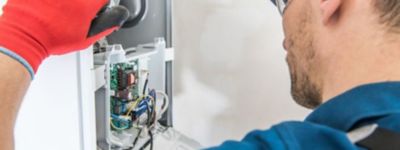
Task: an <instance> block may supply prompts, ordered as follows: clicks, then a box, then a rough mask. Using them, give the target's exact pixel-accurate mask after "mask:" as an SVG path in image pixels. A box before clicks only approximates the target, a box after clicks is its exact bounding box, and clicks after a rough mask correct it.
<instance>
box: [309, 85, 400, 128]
mask: <svg viewBox="0 0 400 150" xmlns="http://www.w3.org/2000/svg"><path fill="white" fill-rule="evenodd" d="M393 113H400V82H385V83H374V84H367V85H363V86H359V87H356V88H354V89H352V90H349V91H347V92H345V93H343V94H341V95H339V96H337V97H335V98H333V99H331V100H329V101H328V102H326V103H325V104H323V105H321V106H320V107H318V108H317V109H316V110H314V111H313V112H312V113H311V114H310V115H309V116H308V117H307V118H306V120H305V121H307V122H313V123H317V124H322V125H327V126H329V127H332V128H336V129H339V130H342V131H349V130H351V129H352V128H353V127H354V126H355V125H356V124H357V123H359V122H360V121H362V120H364V119H368V118H373V117H381V116H385V115H389V114H393Z"/></svg>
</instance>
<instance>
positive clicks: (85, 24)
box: [0, 0, 129, 75]
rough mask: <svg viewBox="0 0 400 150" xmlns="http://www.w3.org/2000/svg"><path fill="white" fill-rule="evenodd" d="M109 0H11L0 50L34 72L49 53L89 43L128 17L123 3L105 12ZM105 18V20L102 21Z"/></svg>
mask: <svg viewBox="0 0 400 150" xmlns="http://www.w3.org/2000/svg"><path fill="white" fill-rule="evenodd" d="M107 3H108V0H8V2H7V4H6V5H5V6H4V8H3V15H2V16H1V18H0V52H3V53H5V54H6V55H9V56H11V57H13V58H14V59H16V60H17V61H19V62H20V63H22V64H23V65H24V66H25V67H26V68H27V69H28V71H30V73H31V75H33V74H34V73H35V72H36V71H37V69H38V67H39V65H40V64H41V62H42V61H43V60H44V59H45V58H47V57H48V56H50V55H61V54H65V53H69V52H73V51H76V50H81V49H84V48H87V47H89V46H90V45H91V44H93V43H94V42H95V41H97V40H99V39H100V38H102V37H104V36H106V35H108V34H110V33H112V32H113V31H114V30H116V29H118V28H119V27H120V26H121V25H122V24H123V23H124V22H125V21H126V19H127V18H128V17H129V11H128V10H127V9H125V8H123V7H120V6H118V7H114V8H112V9H111V10H108V11H105V12H102V13H100V14H99V12H100V10H101V9H102V8H103V7H104V6H105V5H107ZM102 22H105V24H99V23H102Z"/></svg>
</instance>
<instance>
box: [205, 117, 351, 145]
mask: <svg viewBox="0 0 400 150" xmlns="http://www.w3.org/2000/svg"><path fill="white" fill-rule="evenodd" d="M211 149H239V150H240V149H266V150H269V149H273V150H286V149H294V150H300V149H305V150H310V149H325V150H329V149H332V150H334V149H357V148H356V147H355V146H354V144H352V143H351V142H350V141H349V140H348V138H347V136H346V133H345V132H343V131H340V130H336V129H333V128H330V127H327V126H324V125H320V124H315V123H311V122H302V121H287V122H282V123H280V124H277V125H274V126H272V127H271V128H270V129H268V130H255V131H252V132H250V133H249V134H247V135H246V136H245V138H243V139H242V140H241V141H227V142H225V143H223V144H222V145H220V146H219V147H215V148H211Z"/></svg>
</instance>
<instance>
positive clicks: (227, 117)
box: [173, 0, 309, 146]
mask: <svg viewBox="0 0 400 150" xmlns="http://www.w3.org/2000/svg"><path fill="white" fill-rule="evenodd" d="M173 7H174V8H173V10H174V22H173V23H174V45H175V47H176V55H177V56H176V62H175V68H176V70H175V71H176V72H175V82H176V84H175V88H176V89H175V93H176V94H175V96H176V98H175V113H174V115H175V119H174V121H175V127H176V128H177V129H178V130H180V131H182V132H183V133H185V134H187V135H189V136H191V137H194V138H195V139H197V140H199V141H200V142H201V143H203V144H204V145H206V146H210V145H215V144H220V143H221V142H222V141H224V140H227V139H236V140H238V139H241V138H243V136H244V135H245V134H246V133H247V132H249V131H251V130H254V129H267V128H269V127H270V126H271V125H273V124H276V123H279V122H281V121H284V120H302V119H303V118H304V117H305V115H306V114H307V113H308V112H309V111H308V110H306V109H304V108H301V107H300V106H298V105H297V104H295V102H293V101H292V98H291V96H290V80H289V73H288V68H287V66H286V62H285V51H284V50H283V48H282V40H283V32H282V28H281V17H280V15H279V13H278V11H277V10H276V8H275V7H274V6H273V5H272V4H270V2H269V0H251V1H249V0H174V4H173Z"/></svg>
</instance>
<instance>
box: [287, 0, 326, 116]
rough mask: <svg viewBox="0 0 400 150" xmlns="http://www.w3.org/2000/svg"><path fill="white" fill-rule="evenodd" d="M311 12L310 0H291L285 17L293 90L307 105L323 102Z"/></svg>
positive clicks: (293, 93) (303, 103) (315, 105)
mask: <svg viewBox="0 0 400 150" xmlns="http://www.w3.org/2000/svg"><path fill="white" fill-rule="evenodd" d="M312 13H313V10H312V9H311V4H310V0H289V1H288V6H287V7H286V10H285V13H284V17H283V28H284V32H285V41H284V47H285V49H286V50H287V58H286V60H287V62H288V65H289V71H290V77H291V93H292V96H293V99H294V100H295V101H296V102H297V103H298V104H300V105H302V106H304V107H307V108H315V107H317V106H318V105H320V104H321V102H322V93H321V91H322V89H321V88H322V86H321V82H320V80H318V78H319V74H320V73H319V72H318V70H320V69H319V68H318V66H319V65H318V63H319V61H318V58H317V57H318V53H317V51H316V49H315V44H314V43H315V40H314V37H315V36H314V33H315V30H313V29H315V28H314V26H315V25H314V23H313V16H312Z"/></svg>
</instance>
